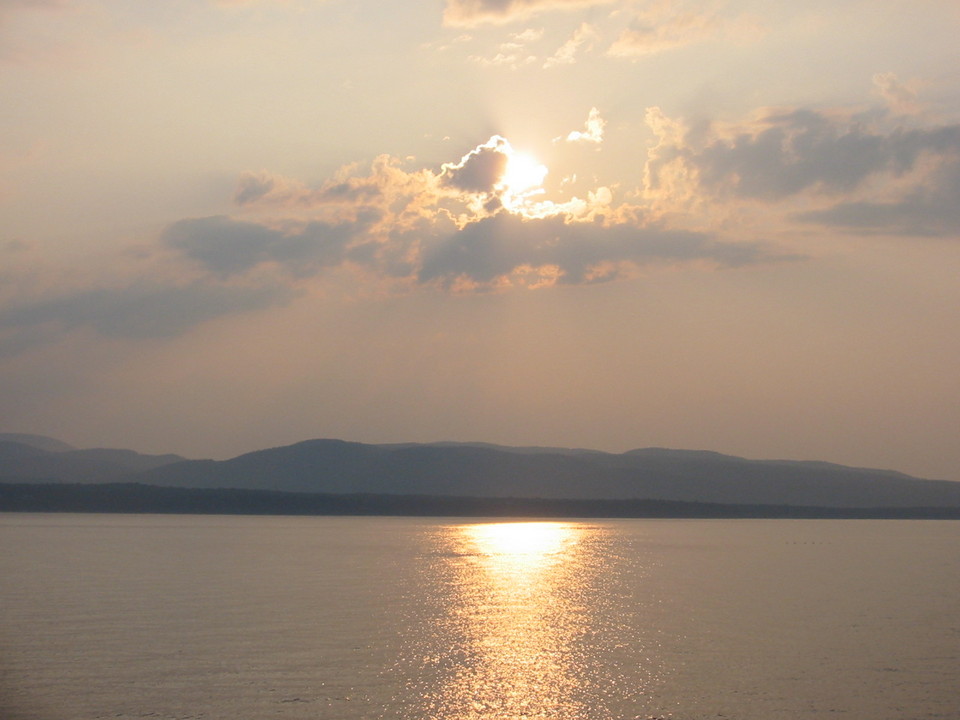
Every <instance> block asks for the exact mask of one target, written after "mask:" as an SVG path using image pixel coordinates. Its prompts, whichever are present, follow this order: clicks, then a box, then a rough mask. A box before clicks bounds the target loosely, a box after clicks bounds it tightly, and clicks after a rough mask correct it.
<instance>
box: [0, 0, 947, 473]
mask: <svg viewBox="0 0 960 720" xmlns="http://www.w3.org/2000/svg"><path fill="white" fill-rule="evenodd" d="M958 7H960V6H957V5H956V4H954V3H951V2H945V1H940V0H913V1H912V2H910V3H906V2H900V1H894V0H869V1H866V0H863V1H860V0H847V1H844V2H836V0H833V1H832V2H821V1H819V0H810V1H809V2H802V3H796V2H785V1H784V2H769V1H763V2H761V1H760V0H756V1H750V0H740V1H737V0H731V1H729V2H724V1H723V0H717V1H716V2H706V1H703V2H700V1H695V0H688V1H671V0H662V1H661V0H654V1H640V0H637V1H635V2H633V1H626V2H609V1H601V0H593V1H591V0H446V2H429V3H411V2H394V1H393V0H377V1H376V2H372V1H368V0H352V1H349V2H348V1H346V0H248V1H246V2H243V1H241V0H235V1H232V2H228V1H226V0H223V1H221V2H214V1H213V0H189V1H188V0H170V1H169V2H162V3H158V2H147V1H146V0H123V1H120V0H117V1H116V2H113V1H110V0H7V1H6V2H0V108H2V112H0V408H2V413H0V430H3V431H5V432H33V433H40V434H46V435H53V436H56V437H59V438H61V439H63V440H66V441H68V442H71V443H73V444H75V445H79V446H112V447H131V448H134V449H137V450H140V451H143V452H178V453H181V454H184V455H188V456H191V457H209V456H213V457H227V456H231V455H236V454H239V453H241V452H245V451H249V450H254V449H258V448H262V447H267V446H273V445H280V444H286V443H292V442H296V441H298V440H302V439H307V438H313V437H337V438H342V439H347V440H357V441H363V442H401V441H424V442H426V441H435V440H462V441H486V442H496V443H503V444H511V445H532V444H537V445H558V446H577V447H591V448H597V449H603V450H611V451H623V450H627V449H631V448H636V447H646V446H666V447H674V448H689V449H709V450H717V451H720V452H727V453H731V454H737V455H744V456H747V457H755V458H790V459H821V460H829V461H833V462H839V463H845V464H853V465H861V466H871V467H884V468H892V469H897V470H902V471H905V472H909V473H912V474H916V475H922V476H926V477H935V478H947V479H957V480H960V443H957V441H956V438H957V437H958V433H960V332H958V331H960V75H958V73H957V68H958V67H960V46H958V44H957V42H956V37H957V34H958V31H960V9H958Z"/></svg>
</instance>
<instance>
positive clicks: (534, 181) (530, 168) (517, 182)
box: [500, 152, 547, 196]
mask: <svg viewBox="0 0 960 720" xmlns="http://www.w3.org/2000/svg"><path fill="white" fill-rule="evenodd" d="M546 176H547V166H546V165H541V164H540V163H539V162H537V160H536V158H534V157H533V156H531V155H527V154H524V153H517V152H513V153H510V155H509V158H508V160H507V168H506V171H505V172H504V173H503V177H502V178H500V184H501V186H502V187H503V190H504V192H505V193H507V194H509V195H514V196H516V195H520V194H522V193H527V192H529V191H531V190H537V189H539V188H540V186H541V185H542V184H543V179H544V178H545V177H546Z"/></svg>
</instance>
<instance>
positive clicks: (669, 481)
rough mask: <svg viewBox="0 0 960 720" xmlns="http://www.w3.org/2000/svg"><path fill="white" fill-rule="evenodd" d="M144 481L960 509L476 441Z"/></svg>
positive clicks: (865, 488) (942, 497)
mask: <svg viewBox="0 0 960 720" xmlns="http://www.w3.org/2000/svg"><path fill="white" fill-rule="evenodd" d="M135 480H136V481H137V482H142V483H145V484H150V485H159V486H174V487H192V488H240V489H248V490H272V491H283V492H303V493H334V494H348V493H371V494H392V495H431V496H446V497H494V498H495V497H500V498H505V497H525V498H544V499H569V500H588V499H593V500H616V499H628V498H629V499H650V500H672V501H686V502H703V503H731V504H760V505H793V506H815V507H919V506H928V507H960V483H956V482H950V481H942V480H941V481H938V480H921V479H917V478H913V477H910V476H908V475H904V474H902V473H897V472H892V471H887V470H872V469H865V468H852V467H846V466H842V465H833V464H830V463H822V462H799V461H786V460H748V459H745V458H739V457H733V456H730V455H722V454H720V453H711V452H698V451H684V450H664V449H658V448H646V449H638V450H634V451H631V452H627V453H622V454H613V453H603V452H597V451H584V450H570V449H563V448H554V449H551V448H533V449H531V448H509V447H502V446H491V445H477V444H456V443H442V444H426V445H418V444H404V445H366V444H362V443H351V442H344V441H340V440H309V441H306V442H302V443H297V444H295V445H289V446H285V447H279V448H272V449H268V450H260V451H257V452H253V453H248V454H246V455H241V456H239V457H236V458H233V459H231V460H225V461H219V462H217V461H213V460H202V461H187V462H182V463H174V464H170V465H164V466H163V467H159V468H156V469H154V470H150V471H148V472H145V473H141V474H139V475H137V476H136V478H135Z"/></svg>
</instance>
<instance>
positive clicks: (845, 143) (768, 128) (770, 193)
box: [651, 110, 960, 200]
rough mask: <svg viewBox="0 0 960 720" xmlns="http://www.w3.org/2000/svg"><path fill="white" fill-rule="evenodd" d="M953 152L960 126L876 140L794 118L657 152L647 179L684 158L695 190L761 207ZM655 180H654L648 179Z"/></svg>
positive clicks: (830, 123) (801, 115)
mask: <svg viewBox="0 0 960 720" xmlns="http://www.w3.org/2000/svg"><path fill="white" fill-rule="evenodd" d="M958 152H960V125H950V126H943V127H938V128H931V129H904V128H900V129H897V130H895V131H893V132H890V133H887V134H883V133H880V132H876V131H873V130H871V129H869V128H868V127H866V126H865V125H863V124H861V123H858V122H856V121H849V120H848V121H839V120H835V119H833V118H830V117H828V116H826V115H823V114H821V113H817V112H813V111H809V110H797V111H794V112H790V113H784V114H780V115H772V116H769V117H767V118H766V119H765V120H764V121H763V122H762V123H761V126H760V129H758V130H757V131H755V132H750V133H742V134H740V135H738V136H736V137H734V138H732V139H720V140H715V141H713V142H711V143H709V144H707V145H706V146H704V147H702V148H700V149H694V148H693V147H691V146H690V145H689V144H687V145H682V146H675V147H673V148H672V151H665V149H664V148H658V162H657V163H655V164H654V165H653V166H652V167H651V170H652V172H653V174H654V175H656V173H657V171H658V167H659V166H662V164H663V163H664V162H668V161H670V160H673V159H675V158H684V159H685V160H686V162H688V163H690V164H691V165H693V166H694V167H696V168H697V170H698V171H699V177H700V183H701V186H703V187H706V188H709V189H712V190H715V191H719V192H725V191H732V192H734V193H735V194H738V195H741V196H745V197H752V198H758V199H766V200H776V199H781V198H785V197H788V196H790V195H794V194H796V193H799V192H802V191H804V190H810V189H814V190H820V191H824V192H835V193H842V192H848V191H850V190H853V189H854V188H856V187H857V186H859V185H860V184H861V183H862V182H863V180H865V179H866V178H867V177H869V176H871V175H874V174H877V173H891V174H893V175H902V174H904V173H906V172H908V171H910V170H912V169H914V167H915V166H916V165H917V162H918V160H919V159H920V158H921V156H924V155H939V154H944V153H958ZM654 179H655V178H654Z"/></svg>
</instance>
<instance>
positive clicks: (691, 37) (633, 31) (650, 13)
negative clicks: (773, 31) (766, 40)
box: [607, 2, 763, 59]
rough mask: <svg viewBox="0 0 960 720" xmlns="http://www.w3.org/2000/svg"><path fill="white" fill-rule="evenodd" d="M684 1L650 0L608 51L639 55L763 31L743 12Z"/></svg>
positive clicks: (624, 56) (612, 54)
mask: <svg viewBox="0 0 960 720" xmlns="http://www.w3.org/2000/svg"><path fill="white" fill-rule="evenodd" d="M684 4H687V5H689V4H690V3H682V2H655V3H650V4H649V5H648V6H647V7H645V8H644V9H643V10H642V11H640V12H638V13H637V15H636V17H634V19H633V20H632V21H631V22H630V25H629V26H628V27H627V28H626V29H624V30H623V32H621V34H620V36H619V37H618V38H617V40H616V41H615V42H614V43H613V45H611V46H610V48H609V49H608V51H607V53H608V54H609V55H611V56H613V57H622V58H631V59H639V58H642V57H646V56H649V55H655V54H657V53H661V52H665V51H667V50H672V49H674V48H678V47H683V46H686V45H693V44H696V43H699V42H703V41H705V40H710V39H714V38H724V39H734V40H738V39H749V38H754V37H757V36H759V35H760V34H762V32H763V31H762V30H761V28H760V26H759V24H758V22H757V21H756V20H754V19H753V18H751V17H749V16H746V15H741V16H739V17H736V18H724V17H721V16H720V15H719V14H717V13H715V12H712V11H704V10H703V9H702V8H701V7H698V6H697V5H696V4H695V5H694V7H693V8H692V9H685V8H684Z"/></svg>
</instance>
